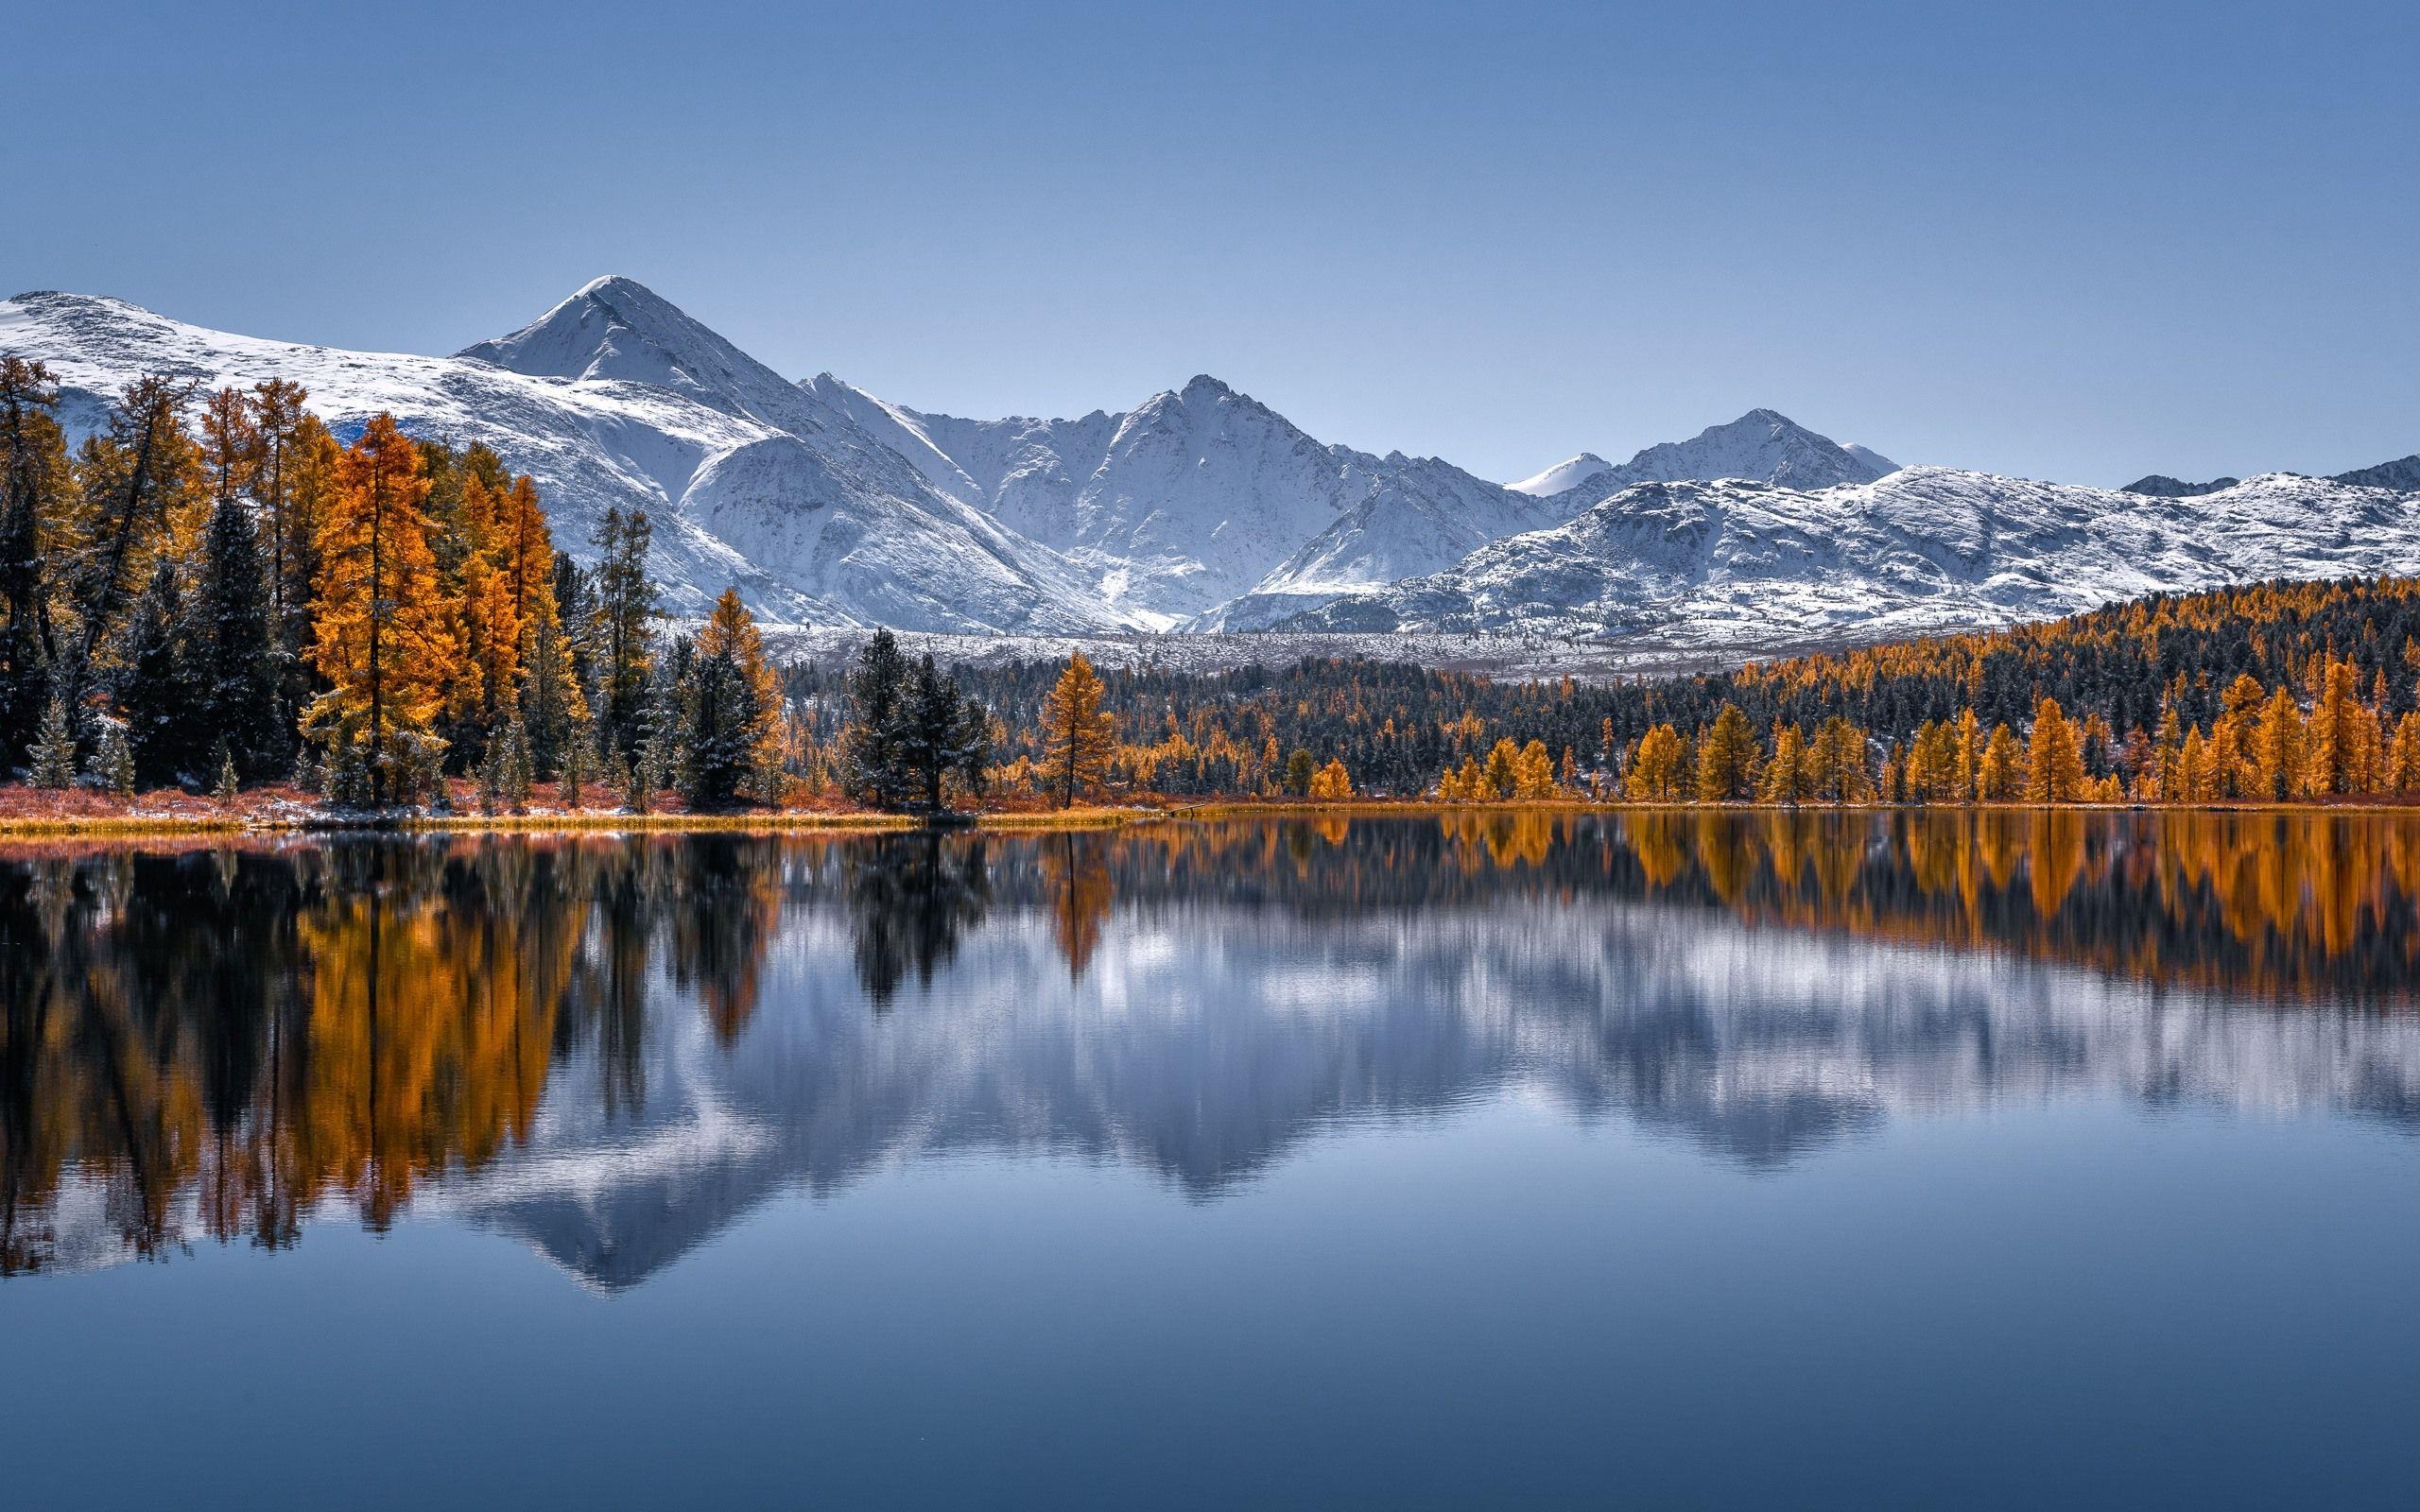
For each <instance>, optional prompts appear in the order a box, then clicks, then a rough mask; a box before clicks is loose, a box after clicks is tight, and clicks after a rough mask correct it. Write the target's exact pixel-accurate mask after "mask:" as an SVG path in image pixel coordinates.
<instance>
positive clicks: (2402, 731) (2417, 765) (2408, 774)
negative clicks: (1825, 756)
mask: <svg viewBox="0 0 2420 1512" xmlns="http://www.w3.org/2000/svg"><path fill="white" fill-rule="evenodd" d="M2384 766H2385V770H2384V771H2383V772H2382V773H2381V774H2380V785H2381V786H2382V787H2384V788H2385V790H2386V791H2387V792H2389V793H2394V794H2396V795H2399V796H2400V795H2409V794H2412V793H2420V711H2415V712H2413V713H2407V714H2405V715H2404V716H2403V717H2402V718H2401V719H2398V720H2396V721H2395V724H2394V736H2393V738H2392V739H2390V740H2389V741H2388V742H2387V747H2386V758H2385V762H2384Z"/></svg>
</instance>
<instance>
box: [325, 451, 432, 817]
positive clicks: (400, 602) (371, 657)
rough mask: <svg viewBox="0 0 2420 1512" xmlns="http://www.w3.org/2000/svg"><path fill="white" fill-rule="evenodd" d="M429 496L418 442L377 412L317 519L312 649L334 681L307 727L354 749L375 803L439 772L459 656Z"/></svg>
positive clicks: (338, 746) (335, 745)
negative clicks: (440, 739)
mask: <svg viewBox="0 0 2420 1512" xmlns="http://www.w3.org/2000/svg"><path fill="white" fill-rule="evenodd" d="M427 498H428V477H427V474H426V472H425V470H424V469H423V465H422V461H421V455H420V449H419V448H418V447H416V446H414V445H413V444H412V442H411V440H410V438H407V437H406V436H405V435H404V434H403V432H401V431H400V430H398V429H396V427H395V421H394V417H393V416H391V415H386V414H380V415H377V416H374V417H372V420H371V421H370V424H369V425H368V426H367V427H366V428H365V429H364V430H363V431H362V433H361V438H360V439H359V440H357V441H355V442H354V444H353V445H352V446H351V447H349V448H347V449H346V450H345V453H344V455H343V456H342V458H341V459H340V460H339V462H338V464H337V494H336V497H335V499H334V501H333V502H332V504H331V507H329V509H328V510H327V512H326V514H325V516H324V517H323V518H322V519H321V520H320V533H319V541H318V550H319V557H320V565H319V581H318V589H319V593H318V603H317V611H316V614H315V616H314V619H313V628H314V631H315V638H314V643H313V645H312V648H311V650H312V659H313V662H314V664H316V665H317V666H318V667H319V669H320V676H322V677H324V678H326V679H328V681H329V683H330V684H331V686H330V687H329V689H328V691H327V692H326V693H324V694H322V695H320V697H319V698H318V699H317V700H316V701H315V702H314V703H313V704H312V706H311V711H310V714H309V718H308V724H309V726H310V729H311V730H312V732H313V734H314V736H315V737H316V738H318V739H319V740H320V742H321V743H322V744H324V745H326V746H327V747H329V749H330V751H331V752H332V753H341V752H343V751H345V750H346V749H347V748H349V747H350V748H357V750H358V752H359V754H360V756H361V759H362V761H363V763H364V772H365V776H366V779H367V782H368V790H369V798H370V799H371V801H372V802H373V803H383V802H386V801H388V800H389V799H390V798H394V797H397V796H405V795H406V789H407V788H408V786H409V785H410V781H409V777H410V774H412V773H427V772H431V771H433V770H434V762H435V757H436V755H437V743H436V740H435V737H434V736H432V735H431V734H430V733H429V727H430V723H431V721H432V720H433V719H434V718H435V716H436V713H437V711H438V707H439V703H440V700H441V697H442V696H443V692H444V689H445V687H446V684H447V682H448V680H449V679H450V678H451V675H452V674H453V673H454V671H455V667H456V662H457V661H458V658H459V657H460V655H461V639H460V635H459V633H458V627H457V615H456V607H455V605H454V604H453V603H452V602H450V601H449V600H448V599H447V598H446V597H445V595H444V594H443V593H441V592H440V590H439V586H438V578H437V562H436V558H434V556H433V555H432V554H431V553H430V550H429V539H428V538H429V522H428V517H427V515H426V513H425V512H424V510H423V505H424V503H425V502H426V500H427Z"/></svg>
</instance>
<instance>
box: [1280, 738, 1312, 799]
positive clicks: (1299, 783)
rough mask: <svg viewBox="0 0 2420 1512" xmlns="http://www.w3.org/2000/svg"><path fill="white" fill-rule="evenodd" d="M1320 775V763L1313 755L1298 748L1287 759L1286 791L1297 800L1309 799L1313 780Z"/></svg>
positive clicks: (1289, 753)
mask: <svg viewBox="0 0 2420 1512" xmlns="http://www.w3.org/2000/svg"><path fill="white" fill-rule="evenodd" d="M1318 775H1319V763H1317V762H1316V761H1313V760H1312V759H1311V753H1310V752H1309V751H1307V750H1305V749H1304V748H1303V747H1300V746H1297V747H1294V748H1293V750H1292V751H1290V752H1288V755H1287V757H1286V791H1287V792H1288V793H1291V794H1293V795H1294V796H1295V797H1296V798H1308V797H1309V796H1310V792H1311V779H1312V778H1314V777H1316V776H1318Z"/></svg>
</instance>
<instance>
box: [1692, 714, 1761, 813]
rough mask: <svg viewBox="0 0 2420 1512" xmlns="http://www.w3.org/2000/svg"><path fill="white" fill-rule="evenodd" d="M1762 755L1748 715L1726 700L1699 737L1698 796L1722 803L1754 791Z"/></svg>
mask: <svg viewBox="0 0 2420 1512" xmlns="http://www.w3.org/2000/svg"><path fill="white" fill-rule="evenodd" d="M1759 754H1760V753H1759V752H1758V751H1757V749H1756V732H1755V730H1753V729H1751V728H1750V727H1749V724H1748V716H1747V715H1746V714H1743V713H1740V712H1739V710H1738V708H1737V705H1734V704H1730V703H1725V704H1724V705H1723V706H1722V709H1721V712H1720V713H1717V714H1716V715H1715V716H1714V722H1713V723H1712V724H1710V725H1708V726H1706V728H1705V732H1704V733H1703V735H1701V736H1699V737H1698V770H1697V781H1698V797H1699V798H1700V799H1703V800H1705V801H1706V802H1709V803H1720V802H1728V801H1730V800H1731V799H1743V798H1746V797H1748V796H1749V795H1750V794H1752V793H1754V792H1755V790H1756V759H1757V757H1758V755H1759Z"/></svg>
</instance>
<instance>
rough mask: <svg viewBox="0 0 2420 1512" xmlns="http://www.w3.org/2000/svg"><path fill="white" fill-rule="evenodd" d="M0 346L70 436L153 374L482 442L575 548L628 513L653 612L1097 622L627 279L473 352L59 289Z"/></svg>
mask: <svg viewBox="0 0 2420 1512" xmlns="http://www.w3.org/2000/svg"><path fill="white" fill-rule="evenodd" d="M583 343H584V345H583ZM0 349H5V350H9V351H15V352H22V353H24V354H25V355H27V356H29V357H37V358H41V359H43V361H45V362H46V363H48V364H49V366H50V367H51V369H52V370H53V372H54V373H55V374H56V375H57V377H58V379H59V381H60V383H61V388H62V394H61V399H62V404H61V419H62V421H63V422H64V423H65V424H66V425H67V426H68V428H69V429H70V430H71V432H76V433H78V434H80V433H82V432H86V431H89V430H91V429H92V428H93V427H94V426H95V425H96V424H98V423H99V421H100V418H101V414H102V410H103V407H104V405H105V404H106V403H107V400H108V398H109V396H111V395H112V394H114V393H115V392H116V391H117V389H118V388H120V387H122V386H123V385H125V384H126V383H127V382H129V381H130V380H131V379H133V378H134V377H136V376H137V375H138V374H140V373H143V372H146V371H169V372H175V373H182V374H186V375H190V376H192V377H194V378H196V379H199V380H200V381H201V382H203V383H204V384H207V385H210V386H214V387H215V386H217V385H221V384H234V385H237V386H239V387H242V386H250V385H251V384H253V383H256V382H259V381H261V380H263V379H267V378H271V377H281V378H286V379H291V380H293V381H296V382H299V383H301V384H302V385H303V386H304V387H306V388H307V389H308V390H309V391H310V400H309V403H310V405H311V407H312V409H314V410H315V411H316V412H318V413H319V414H320V417H321V418H322V419H323V420H325V421H328V423H329V424H330V425H331V426H332V427H333V428H335V429H336V430H337V432H338V434H339V435H343V436H349V435H351V434H353V433H354V432H355V431H357V430H358V428H359V426H360V425H361V424H362V423H363V422H364V421H366V420H367V419H368V418H369V416H371V415H372V414H374V413H376V412H377V411H380V410H389V411H392V412H393V413H394V414H395V416H396V418H397V420H398V421H401V422H402V423H403V424H404V426H405V428H406V430H408V431H410V432H412V433H413V434H416V435H421V436H426V437H431V438H441V439H444V440H447V441H449V442H452V443H455V444H467V443H471V442H478V443H481V444H484V445H486V446H488V447H490V448H491V449H492V450H493V451H494V452H495V453H496V454H497V455H499V456H501V457H502V458H503V459H504V461H505V463H506V465H508V466H510V467H511V468H513V469H514V470H516V471H520V472H528V473H529V474H531V475H532V476H533V477H535V478H536V479H537V481H538V484H539V488H540V490H541V491H542V493H543V494H544V498H545V501H546V506H547V509H548V512H549V514H550V516H551V518H552V520H553V521H554V526H555V535H556V539H557V541H558V543H559V544H561V545H562V546H563V547H564V548H565V549H567V550H569V551H570V552H572V553H573V555H574V556H576V557H584V556H586V555H587V554H588V552H589V541H590V538H591V535H592V534H593V532H594V529H595V527H596V522H597V520H598V519H599V518H601V517H602V515H603V514H604V512H605V510H606V509H607V508H609V507H620V508H623V509H626V510H627V509H632V508H644V509H646V510H648V513H649V514H650V516H652V517H653V518H654V520H655V521H656V523H657V524H656V534H655V550H654V554H653V558H652V560H651V562H650V566H651V568H652V570H653V572H654V574H655V576H657V577H658V579H659V580H660V581H662V583H663V584H664V586H665V590H666V594H665V597H666V608H667V609H668V610H671V611H673V612H675V613H692V614H694V613H700V612H702V611H703V610H704V609H705V607H706V606H707V605H708V604H709V603H710V602H711V601H712V600H713V598H714V596H715V595H716V594H717V593H720V592H721V591H722V590H723V589H724V588H725V587H727V586H737V587H738V588H739V589H740V591H741V593H742V594H743V596H745V597H746V598H748V599H749V601H750V602H751V603H752V605H753V606H754V607H755V608H756V610H757V611H758V612H759V613H760V614H763V615H765V616H767V617H768V618H769V619H771V620H774V621H776V622H783V623H814V624H826V625H830V624H839V625H850V624H890V625H896V626H900V627H905V628H914V629H932V630H950V629H959V630H987V629H988V630H998V629H1011V628H1015V627H1018V626H1020V625H1023V626H1028V627H1033V628H1035V629H1040V630H1047V631H1054V632H1055V631H1067V630H1076V629H1082V628H1098V627H1103V626H1107V625H1115V624H1116V623H1118V622H1117V621H1116V620H1115V617H1114V616H1111V615H1107V614H1104V613H1102V612H1100V611H1099V610H1098V608H1097V607H1094V608H1087V606H1086V602H1085V600H1084V598H1083V596H1082V594H1081V593H1080V589H1079V587H1078V585H1077V584H1076V582H1075V581H1074V578H1073V576H1072V574H1071V572H1070V569H1069V568H1068V567H1067V565H1066V564H1065V563H1064V562H1062V561H1058V560H1056V559H1055V558H1052V556H1051V554H1049V553H1048V552H1047V551H1046V550H1044V549H1042V548H1040V547H1038V546H1036V545H1035V544H1034V543H1033V542H1030V541H1021V540H1018V539H1016V538H1014V537H1012V536H1011V535H1009V534H1008V533H1006V532H1003V531H1001V530H999V529H998V528H997V526H995V525H994V524H993V523H992V522H991V521H990V520H988V519H987V518H984V517H982V516H980V515H978V514H976V513H974V512H973V511H969V510H966V509H964V508H963V507H960V506H959V505H958V504H957V503H956V502H955V501H954V500H951V499H948V498H946V497H945V496H943V495H942V494H940V493H939V492H938V491H937V490H932V489H930V488H928V487H926V486H925V484H924V482H923V480H922V478H921V477H920V476H919V475H918V474H917V473H916V472H915V470H914V469H913V468H911V467H908V465H907V464H906V463H905V461H904V460H903V459H902V458H900V457H899V456H898V455H896V454H895V453H893V452H891V451H890V449H889V448H888V447H887V446H884V445H883V444H881V443H880V442H878V441H875V440H874V439H873V438H871V437H868V436H866V435H864V434H863V433H862V432H861V431H859V430H857V429H856V427H855V426H853V425H850V424H849V423H848V422H847V421H846V419H845V417H840V416H837V415H831V414H826V413H822V412H821V406H818V405H816V404H814V403H813V401H812V400H811V399H810V398H808V397H807V396H804V395H799V394H797V393H796V392H795V390H794V389H792V387H791V386H789V385H787V384H785V383H783V382H781V381H780V379H779V378H778V377H777V376H774V375H771V374H770V372H769V369H763V368H762V367H761V365H757V364H754V363H753V362H752V359H748V358H746V357H745V356H744V354H741V353H739V352H737V350H736V349H735V348H731V347H729V345H728V343H723V342H721V340H720V338H719V337H716V336H714V335H713V334H712V333H711V332H707V331H705V329H704V328H703V327H702V326H698V325H697V324H696V322H694V321H690V320H689V319H688V318H687V317H685V316H683V315H681V314H680V312H679V311H677V310H674V309H672V307H671V306H669V305H668V304H665V303H664V302H663V301H658V300H656V299H655V298H654V296H652V295H649V294H648V293H647V291H646V290H644V289H642V288H640V287H639V286H638V285H636V284H633V283H630V282H629V281H628V280H620V279H604V280H599V281H597V282H596V283H591V284H589V285H588V286H587V287H585V288H583V289H582V290H580V291H579V293H578V294H575V295H574V296H573V297H572V298H571V299H570V300H567V301H563V303H562V304H560V305H558V306H556V308H555V309H554V310H552V311H549V312H548V314H547V315H546V316H544V317H542V318H541V319H540V320H539V321H537V322H535V323H533V324H532V325H531V326H529V327H527V328H525V329H524V330H523V331H522V332H520V333H516V334H515V335H514V336H511V337H506V338H502V339H501V340H500V341H498V342H493V343H486V344H483V346H482V347H479V348H474V349H472V352H474V353H476V354H475V355H461V356H455V357H424V356H417V355H411V354H406V353H389V352H344V351H338V350H335V349H331V348H325V347H316V346H306V345H301V344H297V343H291V342H281V341H268V340H261V339H257V338H254V337H250V336H241V335H233V334H230V333H226V332H219V331H212V330H208V329H206V328H203V327H200V326H193V325H187V324H183V323H182V322H179V321H175V320H171V319H168V318H165V317H163V316H159V315H156V314H153V313H152V312H150V311H148V310H145V309H142V308H141V307H139V306H136V305H133V304H130V303H127V302H126V301H120V300H111V299H104V298H98V297H93V296H85V295H74V294H59V293H37V294H26V295H20V296H18V297H17V298H15V299H13V300H10V301H6V302H5V303H0ZM767 378H771V383H770V384H769V385H768V384H767V383H766V381H765V380H766V379H767ZM785 395H787V396H788V397H787V398H785V397H783V396H785Z"/></svg>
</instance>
